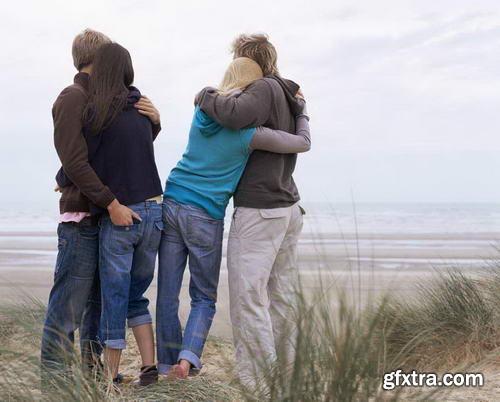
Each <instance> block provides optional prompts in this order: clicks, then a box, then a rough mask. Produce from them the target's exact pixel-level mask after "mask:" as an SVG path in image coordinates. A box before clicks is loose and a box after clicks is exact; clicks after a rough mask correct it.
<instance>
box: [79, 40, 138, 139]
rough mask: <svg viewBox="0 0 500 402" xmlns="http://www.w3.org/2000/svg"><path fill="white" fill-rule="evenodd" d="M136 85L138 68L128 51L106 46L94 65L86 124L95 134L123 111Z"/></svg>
mask: <svg viewBox="0 0 500 402" xmlns="http://www.w3.org/2000/svg"><path fill="white" fill-rule="evenodd" d="M133 82H134V67H133V66H132V59H131V57H130V53H129V52H128V50H127V49H125V48H124V47H123V46H120V45H119V44H118V43H108V44H105V45H102V46H101V47H100V48H99V49H98V50H97V52H96V55H95V59H94V63H93V65H92V73H91V75H90V85H89V99H88V103H87V107H86V108H85V112H84V121H85V122H86V124H87V127H89V129H90V132H91V133H92V134H98V133H99V132H100V131H102V130H103V129H105V128H106V127H108V126H109V125H110V124H111V123H112V122H113V120H114V119H115V118H116V116H117V115H118V113H120V112H121V111H122V109H123V107H124V106H125V104H126V102H127V95H128V87H129V86H130V85H132V83H133Z"/></svg>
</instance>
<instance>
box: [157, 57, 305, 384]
mask: <svg viewBox="0 0 500 402" xmlns="http://www.w3.org/2000/svg"><path fill="white" fill-rule="evenodd" d="M262 77H263V73H262V70H261V68H260V67H259V65H258V64H257V63H256V62H255V61H253V60H251V59H249V58H246V57H240V58H236V59H234V60H233V61H232V63H231V64H230V66H229V68H228V69H227V71H226V73H225V75H224V79H223V81H222V83H221V85H220V86H219V89H218V91H219V92H220V93H221V94H223V95H225V96H239V95H240V94H241V92H242V90H243V89H244V88H245V87H247V86H248V85H249V84H251V83H252V82H254V81H255V80H258V79H260V78H262ZM308 122H309V118H308V116H307V114H306V111H305V102H304V110H302V113H300V114H298V115H297V116H296V132H295V134H291V133H286V132H283V131H279V130H271V129H269V128H266V127H257V128H245V129H241V130H230V129H228V128H224V127H222V126H221V125H220V124H219V123H217V122H216V121H214V120H213V119H212V118H210V117H209V116H208V115H206V114H205V113H204V112H203V111H202V110H201V109H200V108H199V107H198V106H196V107H195V112H194V117H193V121H192V124H191V129H190V132H189V141H188V145H187V148H186V150H185V152H184V154H183V156H182V159H181V160H180V161H179V162H178V164H177V166H176V167H175V168H174V169H173V170H172V171H171V172H170V175H169V177H168V179H167V183H166V188H165V192H164V194H163V197H164V201H163V220H164V232H163V234H162V239H161V245H160V251H159V274H158V298H157V309H156V331H157V344H158V345H157V351H158V364H159V367H158V368H159V372H160V374H169V376H172V377H176V378H186V377H187V376H188V374H189V373H190V372H191V373H195V372H197V371H198V370H200V369H201V367H202V364H201V360H200V357H201V354H202V352H203V347H204V345H205V341H206V338H207V335H208V332H209V330H210V326H211V324H212V320H213V317H214V314H215V304H216V299H217V286H218V282H219V271H220V265H221V257H222V239H223V231H224V216H225V212H226V207H227V205H228V203H229V200H230V199H231V197H232V195H233V193H234V191H235V189H236V187H237V185H238V182H239V180H240V178H241V175H242V174H243V171H244V169H245V165H246V163H247V160H248V157H249V156H250V154H251V152H252V151H253V150H257V149H258V150H263V151H269V152H275V153H299V152H306V151H308V150H309V149H310V146H311V139H310V131H309V123H308ZM188 257H189V271H190V275H191V278H190V284H189V294H190V297H191V311H190V314H189V318H188V321H187V324H186V326H185V330H184V334H183V333H182V329H181V325H180V320H179V316H178V310H179V293H180V289H181V285H182V278H183V275H184V270H185V267H186V262H187V258H188Z"/></svg>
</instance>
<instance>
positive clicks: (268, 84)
mask: <svg viewBox="0 0 500 402" xmlns="http://www.w3.org/2000/svg"><path fill="white" fill-rule="evenodd" d="M272 81H273V80H272V79H270V78H266V77H264V78H260V79H258V80H257V81H254V82H252V83H251V84H250V85H249V86H248V88H247V90H248V89H253V90H261V91H269V90H271V89H272V88H273V82H272Z"/></svg>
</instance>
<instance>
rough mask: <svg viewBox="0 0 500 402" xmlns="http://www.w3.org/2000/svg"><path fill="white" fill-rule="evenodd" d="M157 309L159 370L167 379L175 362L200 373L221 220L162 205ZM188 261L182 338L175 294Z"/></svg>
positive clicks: (213, 298)
mask: <svg viewBox="0 0 500 402" xmlns="http://www.w3.org/2000/svg"><path fill="white" fill-rule="evenodd" d="M163 220H164V223H165V229H164V232H163V235H162V239H161V245H160V253H159V268H158V270H159V272H158V299H157V306H156V337H157V344H158V366H159V367H158V368H159V371H160V373H161V374H166V373H168V371H169V370H170V367H171V366H172V365H174V364H176V363H177V362H178V361H179V360H181V359H183V360H187V361H189V362H190V363H191V364H192V365H193V367H194V368H195V369H201V366H202V365H201V361H200V358H201V354H202V352H203V347H204V345H205V341H206V339H207V336H208V332H209V330H210V326H211V325H212V320H213V317H214V314H215V303H216V301H217V285H218V283H219V272H220V264H221V256H222V236H223V232H224V221H223V220H218V219H213V218H211V217H210V216H209V215H207V213H206V212H205V211H204V210H202V209H200V208H196V207H194V206H189V205H182V204H179V203H177V202H175V201H172V200H169V199H167V200H165V201H164V202H163ZM188 256H189V272H190V274H191V280H190V282H189V295H190V296H191V312H190V314H189V319H188V321H187V324H186V327H185V330H184V337H183V335H182V330H181V324H180V321H179V316H178V312H179V293H180V290H181V286H182V277H183V275H184V269H185V267H186V260H187V258H188Z"/></svg>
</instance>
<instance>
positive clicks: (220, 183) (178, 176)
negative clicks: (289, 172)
mask: <svg viewBox="0 0 500 402" xmlns="http://www.w3.org/2000/svg"><path fill="white" fill-rule="evenodd" d="M254 134H255V128H248V129H241V130H229V129H227V128H224V127H222V126H221V125H220V124H218V123H217V122H215V121H214V120H213V119H212V118H210V117H209V116H208V115H206V114H205V113H204V112H203V111H202V110H201V109H200V108H199V107H198V106H197V107H196V109H195V112H194V117H193V122H192V123H191V130H190V131H189V142H188V145H187V148H186V150H185V151H184V154H183V155H182V159H181V160H180V161H179V163H177V166H176V167H175V168H174V169H172V171H171V172H170V175H169V177H168V179H167V184H166V187H165V193H164V197H165V198H169V199H172V200H174V201H177V202H179V203H181V204H188V205H193V206H196V207H199V208H202V209H204V210H205V211H206V212H207V213H208V214H209V215H210V216H211V217H212V218H214V219H224V215H225V213H226V207H227V204H228V203H229V200H230V199H231V197H232V196H233V193H234V191H235V190H236V187H237V185H238V182H239V180H240V178H241V175H242V174H243V170H244V169H245V165H246V163H247V160H248V157H249V156H250V142H251V141H252V138H253V136H254Z"/></svg>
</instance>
